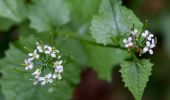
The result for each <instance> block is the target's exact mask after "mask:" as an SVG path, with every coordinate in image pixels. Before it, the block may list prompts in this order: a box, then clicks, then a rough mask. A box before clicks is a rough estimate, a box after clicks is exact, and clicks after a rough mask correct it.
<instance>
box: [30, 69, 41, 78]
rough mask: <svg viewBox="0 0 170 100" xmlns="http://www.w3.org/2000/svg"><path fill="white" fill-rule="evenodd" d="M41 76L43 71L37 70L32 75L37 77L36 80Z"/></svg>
mask: <svg viewBox="0 0 170 100" xmlns="http://www.w3.org/2000/svg"><path fill="white" fill-rule="evenodd" d="M40 74H41V70H40V69H36V70H35V71H34V72H33V73H32V75H33V76H35V78H38V77H39V76H40Z"/></svg>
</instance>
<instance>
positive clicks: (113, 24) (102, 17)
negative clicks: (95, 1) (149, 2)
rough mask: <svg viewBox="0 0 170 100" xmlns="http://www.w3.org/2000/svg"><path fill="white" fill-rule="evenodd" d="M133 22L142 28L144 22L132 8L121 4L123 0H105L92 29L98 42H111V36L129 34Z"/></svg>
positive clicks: (137, 27) (136, 26) (93, 21)
mask: <svg viewBox="0 0 170 100" xmlns="http://www.w3.org/2000/svg"><path fill="white" fill-rule="evenodd" d="M133 24H135V28H136V29H138V30H139V31H140V30H141V28H142V23H141V22H140V21H139V19H138V18H137V17H136V16H135V15H134V13H133V12H132V11H131V10H129V9H127V8H126V7H124V6H121V0H103V1H102V3H101V5H100V9H99V13H98V15H97V16H95V17H94V18H93V20H92V22H91V28H90V29H91V33H92V36H93V38H95V39H96V40H97V42H98V43H103V44H110V43H112V39H111V38H113V37H118V38H120V37H121V36H124V35H127V33H129V32H130V29H131V27H132V26H133Z"/></svg>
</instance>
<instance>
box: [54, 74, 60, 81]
mask: <svg viewBox="0 0 170 100" xmlns="http://www.w3.org/2000/svg"><path fill="white" fill-rule="evenodd" d="M56 78H58V79H59V80H60V79H61V78H62V76H61V75H60V74H53V79H56Z"/></svg>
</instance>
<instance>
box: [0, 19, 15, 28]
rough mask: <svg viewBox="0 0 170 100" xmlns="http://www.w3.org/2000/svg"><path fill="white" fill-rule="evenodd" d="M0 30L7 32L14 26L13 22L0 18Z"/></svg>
mask: <svg viewBox="0 0 170 100" xmlns="http://www.w3.org/2000/svg"><path fill="white" fill-rule="evenodd" d="M0 22H1V23H0V30H1V31H6V30H9V28H10V27H11V26H12V25H13V22H12V21H11V20H9V19H7V18H0Z"/></svg>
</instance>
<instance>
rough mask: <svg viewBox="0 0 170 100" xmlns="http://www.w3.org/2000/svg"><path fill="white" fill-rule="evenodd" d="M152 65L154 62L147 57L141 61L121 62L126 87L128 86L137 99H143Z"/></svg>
mask: <svg viewBox="0 0 170 100" xmlns="http://www.w3.org/2000/svg"><path fill="white" fill-rule="evenodd" d="M152 66H153V64H152V63H150V61H149V60H145V59H143V60H141V61H139V62H124V63H122V64H121V69H120V72H121V74H122V78H123V81H124V82H125V87H128V89H129V90H130V92H132V94H133V95H134V97H135V100H141V99H142V95H143V92H144V89H145V87H146V84H147V82H148V81H149V76H150V75H151V70H152V68H151V67H152Z"/></svg>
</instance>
